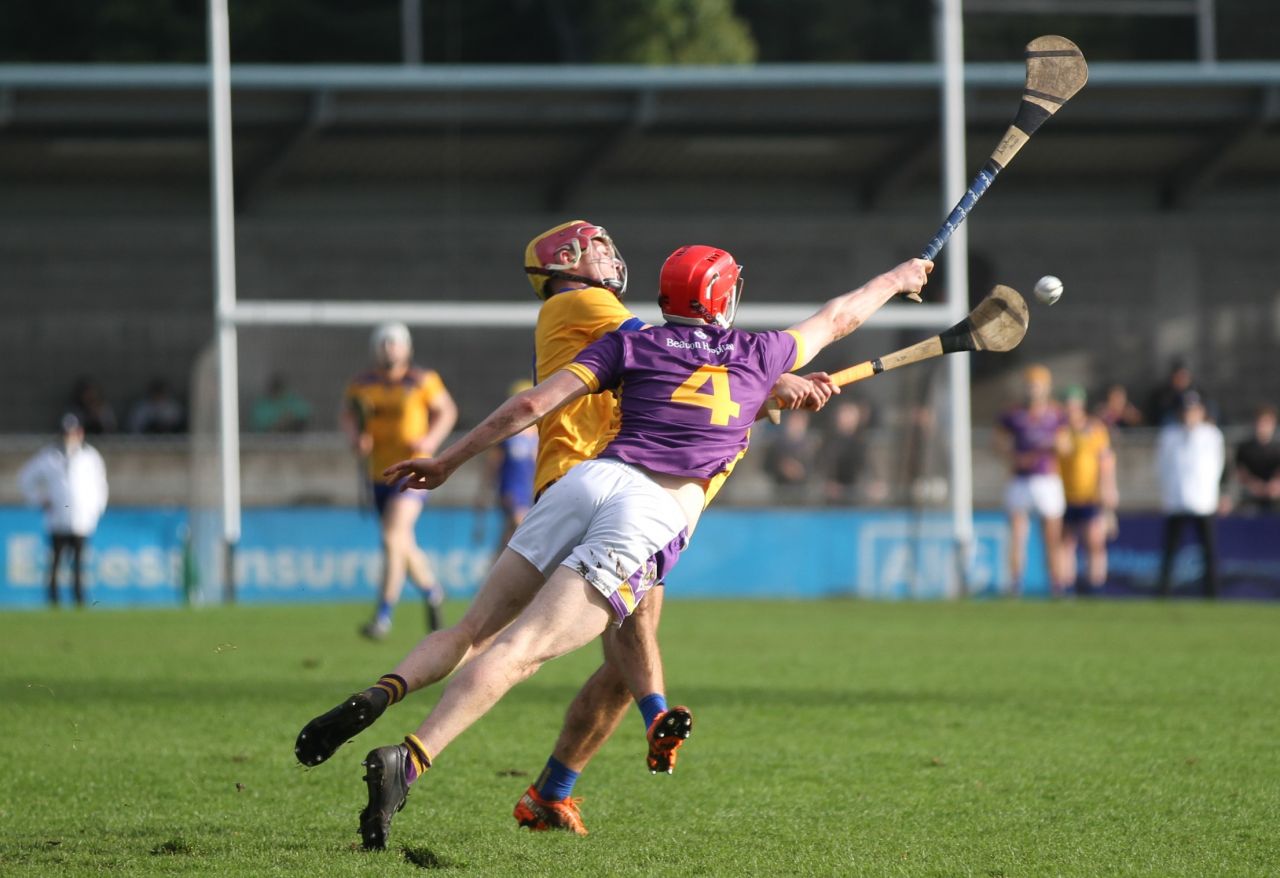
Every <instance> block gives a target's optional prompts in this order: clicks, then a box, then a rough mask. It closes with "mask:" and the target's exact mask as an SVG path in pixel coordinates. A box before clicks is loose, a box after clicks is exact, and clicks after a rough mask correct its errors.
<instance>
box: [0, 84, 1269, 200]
mask: <svg viewBox="0 0 1280 878" xmlns="http://www.w3.org/2000/svg"><path fill="white" fill-rule="evenodd" d="M939 80H940V69H939V68H938V67H937V66H936V65H912V64H894V65H887V64H861V65H757V66H751V67H731V68H725V67H683V68H651V67H601V66H585V67H579V66H538V67H520V66H421V67H359V66H306V67H302V66H250V65H237V66H236V67H234V68H233V75H232V85H233V107H234V129H235V148H236V165H237V168H236V170H237V179H238V186H237V188H238V190H239V191H238V200H239V202H240V206H241V207H244V206H245V205H251V204H252V203H253V201H254V199H255V198H256V197H257V196H258V195H260V194H262V193H263V192H265V191H268V190H269V189H270V188H271V187H272V186H274V185H277V184H279V183H280V182H281V181H287V182H288V183H290V184H301V185H307V184H316V183H324V182H325V181H331V180H343V181H349V182H356V183H360V182H372V181H382V182H390V183H400V182H410V183H411V182H415V181H429V180H437V179H447V178H450V177H461V178H462V179H464V180H467V181H469V182H477V183H493V184H497V185H502V184H504V183H506V182H508V181H524V182H527V181H529V180H531V179H536V180H539V181H541V182H540V184H539V185H540V190H539V194H538V195H537V196H536V197H537V198H538V199H540V200H541V202H542V203H541V204H540V205H538V206H540V207H546V208H549V209H556V210H559V209H563V208H564V207H566V206H568V205H570V204H572V203H573V202H574V200H575V198H577V197H578V196H579V195H581V194H582V192H583V191H584V190H586V189H587V188H589V187H591V186H593V185H597V184H599V183H600V182H602V181H611V182H623V183H627V184H631V185H636V186H641V187H643V186H645V185H647V184H649V183H650V182H655V183H656V182H658V181H661V183H662V184H663V185H670V184H672V183H679V182H680V181H694V180H696V181H699V182H707V181H717V180H723V181H738V180H743V179H748V180H751V181H753V182H756V183H759V182H768V181H771V180H779V181H789V182H796V181H800V182H805V181H807V182H809V183H810V184H812V185H814V186H821V187H827V188H836V189H839V190H841V191H843V192H845V193H847V194H848V198H849V202H850V203H851V204H852V205H854V206H855V207H861V208H874V207H877V206H879V205H881V204H882V203H883V202H884V201H885V200H886V199H888V198H890V197H893V196H894V195H895V194H896V193H899V192H902V191H904V190H907V189H909V188H910V187H912V185H913V184H916V183H918V182H920V181H922V180H926V179H932V178H933V176H934V174H935V172H936V166H937V151H938V149H939V123H938V101H939V99H938V90H939V84H940V82H939ZM207 81H208V76H207V70H206V68H205V67H203V66H200V65H146V66H119V65H70V66H62V65H0V135H2V136H0V179H4V180H6V181H8V182H10V183H18V184H22V185H35V186H40V185H45V184H57V185H65V184H68V183H70V184H75V183H88V182H92V181H97V180H103V179H106V180H110V181H112V182H116V183H119V182H125V183H128V182H129V181H137V182H138V183H139V184H142V183H150V184H159V185H182V184H192V185H198V186H205V185H207V184H206V183H205V181H206V180H207V174H208V159H207V152H206V145H205V144H206V137H207V97H206V93H205V89H206V86H207ZM1022 82H1023V67H1022V65H1021V64H970V65H968V66H967V67H966V88H967V113H968V120H967V130H968V138H969V140H968V150H969V157H970V164H971V165H974V166H976V164H977V163H978V162H979V161H980V157H982V156H985V155H986V154H987V153H988V152H989V150H990V149H991V147H992V146H993V145H994V143H995V142H996V140H997V139H998V137H999V136H1000V134H1001V133H1002V132H1003V130H1004V128H1005V126H1006V125H1007V123H1008V121H1009V119H1010V117H1011V116H1012V113H1013V110H1014V109H1015V107H1016V101H1017V95H1018V93H1019V91H1020V89H1021V86H1022ZM1278 120H1280V64H1277V63H1222V64H1214V65H1201V64H1145V63H1144V64H1136V63H1134V64H1120V63H1112V64H1095V65H1093V67H1092V69H1091V77H1090V85H1089V87H1088V88H1087V89H1086V90H1085V91H1084V92H1082V93H1081V94H1080V95H1079V96H1077V97H1076V98H1075V99H1074V100H1073V101H1072V104H1071V106H1070V108H1069V112H1064V113H1063V114H1061V116H1060V117H1059V118H1055V119H1054V120H1053V121H1052V123H1050V124H1051V126H1052V129H1053V132H1054V133H1053V136H1052V137H1043V138H1038V142H1037V143H1036V145H1035V148H1034V149H1030V150H1027V151H1026V152H1025V154H1024V155H1023V156H1020V157H1019V159H1018V173H1019V175H1020V176H1021V177H1022V178H1023V179H1026V180H1030V181H1034V180H1036V179H1040V180H1044V181H1056V183H1057V185H1061V181H1062V179H1063V178H1069V179H1070V180H1072V181H1073V184H1074V185H1078V186H1084V187H1092V188H1100V187H1107V186H1110V185H1113V184H1114V185H1120V184H1122V185H1124V186H1126V187H1130V188H1132V187H1139V188H1140V190H1141V191H1143V192H1145V193H1146V195H1147V196H1148V197H1149V199H1150V203H1151V204H1153V205H1159V206H1161V207H1166V208H1176V207H1180V206H1183V205H1187V204H1190V203H1192V202H1194V201H1195V200H1196V199H1197V198H1198V197H1200V196H1202V195H1205V194H1206V193H1209V192H1211V191H1215V190H1218V191H1243V192H1251V193H1253V194H1255V195H1256V194H1257V193H1259V192H1260V191H1261V192H1269V193H1270V195H1272V196H1274V195H1275V194H1277V192H1278V191H1280V126H1278V125H1277V121H1278Z"/></svg>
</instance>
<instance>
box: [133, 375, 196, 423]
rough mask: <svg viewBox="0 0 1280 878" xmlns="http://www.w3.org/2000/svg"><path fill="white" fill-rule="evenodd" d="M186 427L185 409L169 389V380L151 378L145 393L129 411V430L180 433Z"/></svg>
mask: <svg viewBox="0 0 1280 878" xmlns="http://www.w3.org/2000/svg"><path fill="white" fill-rule="evenodd" d="M186 429H187V414H186V411H185V410H184V409H183V407H182V403H180V402H178V400H177V399H176V398H174V396H173V393H172V391H170V390H169V382H167V381H165V380H164V379H163V378H156V379H153V380H152V381H151V383H150V384H148V385H147V395H146V396H145V397H143V398H142V399H140V400H138V402H137V403H136V404H135V405H134V407H133V408H132V410H130V412H129V432H130V433H146V434H160V433H182V432H184V431H185V430H186Z"/></svg>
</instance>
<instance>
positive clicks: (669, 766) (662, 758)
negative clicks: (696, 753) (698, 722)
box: [646, 707, 693, 774]
mask: <svg viewBox="0 0 1280 878" xmlns="http://www.w3.org/2000/svg"><path fill="white" fill-rule="evenodd" d="M692 731H693V714H691V713H689V708H687V707H672V708H670V709H669V710H664V711H663V712H662V713H660V714H658V715H657V716H656V717H654V720H653V724H652V725H651V726H649V734H648V738H649V755H648V757H646V761H647V762H648V763H649V771H650V772H652V773H653V774H657V773H658V772H660V771H663V772H666V773H667V774H671V773H673V772H674V771H675V770H676V751H677V750H679V749H680V745H681V744H683V743H684V741H685V738H688V737H689V733H690V732H692Z"/></svg>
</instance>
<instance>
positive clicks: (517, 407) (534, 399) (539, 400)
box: [511, 390, 551, 424]
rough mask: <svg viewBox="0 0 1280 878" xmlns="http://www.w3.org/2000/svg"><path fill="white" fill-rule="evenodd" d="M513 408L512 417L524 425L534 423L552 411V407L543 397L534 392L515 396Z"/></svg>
mask: <svg viewBox="0 0 1280 878" xmlns="http://www.w3.org/2000/svg"><path fill="white" fill-rule="evenodd" d="M511 407H512V412H511V414H512V417H513V418H514V419H515V420H516V421H518V422H520V423H522V424H530V423H533V422H534V421H536V420H538V419H539V418H541V417H542V416H543V415H545V414H546V413H547V412H549V411H551V405H550V403H549V402H548V401H547V400H545V399H543V395H542V394H538V393H535V392H534V391H532V390H529V391H525V392H524V393H521V394H517V395H516V396H513V397H512V398H511Z"/></svg>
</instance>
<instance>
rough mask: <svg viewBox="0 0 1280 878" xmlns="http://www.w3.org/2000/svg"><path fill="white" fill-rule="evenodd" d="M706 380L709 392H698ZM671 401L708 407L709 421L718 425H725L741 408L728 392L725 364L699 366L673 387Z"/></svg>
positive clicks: (727, 371)
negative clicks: (709, 383)
mask: <svg viewBox="0 0 1280 878" xmlns="http://www.w3.org/2000/svg"><path fill="white" fill-rule="evenodd" d="M708 381H710V382H711V392H710V393H699V392H698V391H700V390H701V389H702V388H703V387H705V386H706V384H707V382H708ZM671 401H672V402H678V403H682V404H683V405H696V406H699V407H700V408H704V409H710V411H711V423H713V424H717V425H719V426H725V425H727V424H728V423H729V419H730V418H736V417H738V413H739V412H740V411H741V410H742V406H740V405H738V404H737V403H736V402H734V401H733V397H732V395H731V394H730V391H729V369H728V367H726V366H700V367H699V368H698V370H697V371H696V372H694V373H693V374H692V375H690V376H689V377H688V378H687V379H685V382H684V383H683V384H681V385H680V386H679V387H677V388H676V389H675V391H674V392H673V393H672V394H671Z"/></svg>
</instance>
